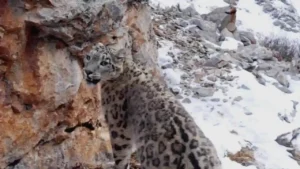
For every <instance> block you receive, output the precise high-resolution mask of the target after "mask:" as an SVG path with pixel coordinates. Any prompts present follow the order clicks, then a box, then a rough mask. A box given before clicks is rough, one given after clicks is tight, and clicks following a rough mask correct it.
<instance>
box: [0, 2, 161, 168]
mask: <svg viewBox="0 0 300 169" xmlns="http://www.w3.org/2000/svg"><path fill="white" fill-rule="evenodd" d="M149 20H150V13H149V7H148V5H147V4H144V3H140V2H134V1H133V2H130V3H126V2H123V1H113V0H105V1H86V0H68V1H67V0H48V1H29V0H13V1H11V0H1V8H0V168H18V169H23V168H24V169H25V168H26V169H27V168H32V169H38V168H105V169H106V168H110V166H111V165H113V157H112V155H111V145H110V140H109V134H108V131H107V127H106V124H105V121H104V120H103V115H102V113H101V106H100V104H99V103H100V92H101V91H100V87H99V86H97V87H94V88H91V87H88V86H87V85H86V84H85V82H84V81H83V79H82V72H81V67H82V61H81V56H82V54H84V52H85V51H86V50H87V49H89V47H90V46H91V45H93V44H94V43H97V42H102V43H104V44H121V45H120V47H124V45H125V47H127V48H128V49H129V50H130V52H132V54H133V57H134V59H135V60H138V61H140V60H143V61H144V59H148V60H149V59H151V61H152V62H149V61H148V62H147V64H150V66H151V64H152V66H153V65H154V60H155V58H156V55H157V54H156V43H155V40H154V38H153V32H152V31H151V30H152V25H151V22H149ZM141 21H144V22H145V21H147V24H146V23H143V22H141ZM124 39H125V40H124ZM123 42H124V43H123ZM150 54H151V57H150ZM141 56H144V58H142V59H141V58H140V57H141Z"/></svg>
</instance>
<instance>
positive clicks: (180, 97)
mask: <svg viewBox="0 0 300 169" xmlns="http://www.w3.org/2000/svg"><path fill="white" fill-rule="evenodd" d="M175 98H176V99H178V100H181V99H183V97H182V96H181V95H180V94H178V95H176V96H175Z"/></svg>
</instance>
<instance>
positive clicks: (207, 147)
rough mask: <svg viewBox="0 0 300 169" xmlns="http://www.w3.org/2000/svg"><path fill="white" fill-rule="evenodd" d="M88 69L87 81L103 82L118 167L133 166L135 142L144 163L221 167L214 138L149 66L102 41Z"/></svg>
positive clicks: (188, 168) (172, 168)
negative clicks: (114, 49) (132, 158)
mask: <svg viewBox="0 0 300 169" xmlns="http://www.w3.org/2000/svg"><path fill="white" fill-rule="evenodd" d="M103 62H106V63H103ZM84 71H85V74H84V75H85V76H84V77H85V79H86V81H87V83H89V84H90V83H92V84H97V83H98V82H100V83H101V87H102V92H101V93H102V107H103V110H104V112H105V118H106V120H107V122H108V125H109V128H110V134H111V144H112V147H113V153H114V158H115V164H116V169H125V168H128V167H129V159H130V156H131V153H132V152H133V150H134V149H133V148H135V150H136V151H137V155H138V156H137V157H138V161H139V162H140V163H141V165H142V168H143V169H221V163H220V160H219V158H218V156H217V152H216V150H215V148H214V145H213V144H212V143H211V141H210V140H209V139H208V138H207V137H205V135H204V134H203V132H202V131H201V130H200V128H199V127H198V126H197V125H196V124H195V122H194V120H193V118H192V117H191V116H190V115H189V114H188V113H187V111H186V110H185V109H184V108H183V106H182V105H181V104H180V103H179V102H178V101H177V100H176V98H175V97H174V96H173V94H172V93H171V92H170V91H169V90H168V88H167V86H166V85H164V84H163V83H161V82H160V81H159V80H158V79H157V78H155V77H153V75H152V74H151V73H150V72H149V71H147V70H146V69H145V68H142V67H140V66H137V65H136V64H134V63H133V62H131V61H127V60H126V59H124V57H123V56H121V54H120V53H116V52H112V51H110V49H109V47H106V46H103V45H97V46H95V47H94V48H93V49H92V50H91V51H90V52H89V53H88V54H87V55H86V56H85V59H84Z"/></svg>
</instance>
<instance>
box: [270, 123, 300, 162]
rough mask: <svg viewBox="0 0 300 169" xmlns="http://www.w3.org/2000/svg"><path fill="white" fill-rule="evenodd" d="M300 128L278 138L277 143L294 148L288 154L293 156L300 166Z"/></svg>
mask: <svg viewBox="0 0 300 169" xmlns="http://www.w3.org/2000/svg"><path fill="white" fill-rule="evenodd" d="M299 139H300V128H297V129H295V130H293V131H292V132H288V133H284V134H282V135H280V136H278V137H277V138H276V140H275V141H276V142H277V143H278V144H280V145H282V146H285V147H289V148H292V150H289V151H288V152H289V153H291V154H292V156H293V158H294V159H295V160H296V161H297V162H298V164H299V165H300V158H299V157H300V145H299V143H300V142H299Z"/></svg>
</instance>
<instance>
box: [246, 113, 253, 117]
mask: <svg viewBox="0 0 300 169" xmlns="http://www.w3.org/2000/svg"><path fill="white" fill-rule="evenodd" d="M245 114H246V115H248V116H250V115H252V114H253V113H252V112H245Z"/></svg>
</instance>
